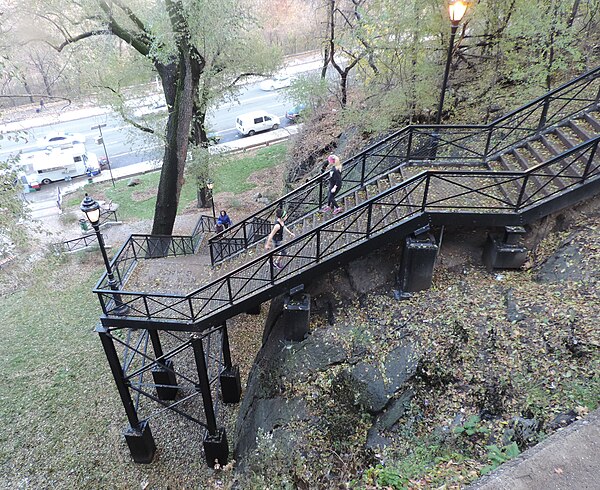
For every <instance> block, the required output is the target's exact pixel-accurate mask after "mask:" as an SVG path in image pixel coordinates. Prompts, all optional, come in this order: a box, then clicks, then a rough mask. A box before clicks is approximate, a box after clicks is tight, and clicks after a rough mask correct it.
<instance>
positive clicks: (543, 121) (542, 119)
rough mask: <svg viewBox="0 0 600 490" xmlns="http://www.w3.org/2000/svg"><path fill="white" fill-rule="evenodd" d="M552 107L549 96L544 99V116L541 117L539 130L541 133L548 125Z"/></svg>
mask: <svg viewBox="0 0 600 490" xmlns="http://www.w3.org/2000/svg"><path fill="white" fill-rule="evenodd" d="M549 106H550V96H549V95H547V96H546V97H545V98H544V106H543V107H542V114H541V115H540V122H539V123H538V127H537V130H538V131H540V130H541V129H542V128H543V127H544V126H545V125H546V117H547V116H548V108H549Z"/></svg>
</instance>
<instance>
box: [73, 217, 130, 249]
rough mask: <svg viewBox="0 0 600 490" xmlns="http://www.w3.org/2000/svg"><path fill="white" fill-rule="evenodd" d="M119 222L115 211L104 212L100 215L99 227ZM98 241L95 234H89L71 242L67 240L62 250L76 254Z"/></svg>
mask: <svg viewBox="0 0 600 490" xmlns="http://www.w3.org/2000/svg"><path fill="white" fill-rule="evenodd" d="M117 221H119V220H118V218H117V212H116V211H113V210H103V211H102V212H101V213H100V221H99V226H102V225H103V224H105V223H109V222H114V223H116V222H117ZM96 241H97V237H96V234H95V233H89V234H87V235H83V236H80V237H77V238H72V239H71V240H66V241H64V242H62V250H63V251H65V252H75V251H76V250H83V249H84V248H86V247H89V246H90V245H92V244H93V243H94V242H96Z"/></svg>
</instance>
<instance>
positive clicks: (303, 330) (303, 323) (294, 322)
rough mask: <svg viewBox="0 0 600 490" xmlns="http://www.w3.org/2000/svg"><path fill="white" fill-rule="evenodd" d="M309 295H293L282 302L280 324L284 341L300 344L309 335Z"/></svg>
mask: <svg viewBox="0 0 600 490" xmlns="http://www.w3.org/2000/svg"><path fill="white" fill-rule="evenodd" d="M309 322H310V295H309V294H305V293H303V294H295V295H293V296H286V297H285V298H284V300H283V313H282V324H283V328H284V338H285V340H290V341H293V342H300V341H301V340H304V339H305V338H306V336H307V335H308V333H309Z"/></svg>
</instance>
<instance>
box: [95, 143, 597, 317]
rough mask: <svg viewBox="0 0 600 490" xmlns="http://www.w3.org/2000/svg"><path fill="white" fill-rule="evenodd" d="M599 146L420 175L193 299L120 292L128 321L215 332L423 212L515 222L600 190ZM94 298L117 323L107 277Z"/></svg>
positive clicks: (449, 217)
mask: <svg viewBox="0 0 600 490" xmlns="http://www.w3.org/2000/svg"><path fill="white" fill-rule="evenodd" d="M599 142H600V136H598V137H596V138H594V139H592V140H590V141H588V142H585V143H582V144H580V145H578V146H576V147H574V148H572V149H571V150H569V151H567V152H565V153H564V154H562V155H560V156H558V157H555V158H553V159H551V160H549V161H547V162H545V163H542V164H540V165H537V166H535V167H532V168H531V169H528V170H527V171H523V172H493V171H432V170H427V171H424V172H421V173H420V174H418V175H416V176H414V177H412V178H410V179H408V180H406V181H404V182H402V183H399V184H397V185H396V186H394V187H391V188H390V189H388V190H386V191H384V192H382V193H380V194H378V195H376V196H374V197H373V198H371V199H369V200H367V201H365V202H363V203H361V204H359V205H358V206H356V207H354V208H351V209H349V210H347V211H345V212H343V213H340V214H339V215H338V216H335V217H333V218H332V219H330V220H329V221H327V222H325V223H323V224H321V225H319V226H317V227H315V228H314V229H313V230H311V231H309V232H308V233H306V234H304V235H302V236H300V237H297V238H294V239H293V240H291V241H289V242H288V243H286V244H285V245H283V246H281V247H278V248H276V249H275V250H272V251H270V252H267V253H265V254H264V255H262V256H260V257H257V258H256V259H254V260H251V261H249V262H248V263H246V264H244V265H243V266H241V267H239V268H238V269H236V270H234V271H233V272H230V273H228V274H227V275H225V276H223V277H221V278H218V279H216V280H215V281H213V282H211V283H210V284H207V285H205V286H202V287H201V288H199V289H197V290H196V291H193V292H192V293H190V294H187V295H176V294H161V293H144V292H132V291H120V295H121V299H122V301H123V303H125V304H126V305H127V306H128V308H129V310H128V313H127V316H126V321H128V322H130V323H132V322H134V321H136V320H137V321H143V322H147V321H151V322H157V323H158V322H174V323H177V324H179V325H186V328H188V329H189V328H190V326H191V325H194V326H195V327H199V326H205V327H206V326H210V323H211V321H214V319H215V318H216V317H218V316H219V315H221V316H223V315H227V314H229V315H230V316H232V315H233V314H235V313H238V311H236V306H240V305H241V303H243V302H244V301H247V300H249V299H250V298H251V297H252V296H257V295H262V296H263V300H264V297H266V296H269V293H268V291H269V290H275V288H274V287H275V286H277V285H281V284H282V283H285V282H286V281H290V280H296V281H300V280H301V279H306V278H307V277H308V276H310V275H311V274H317V273H319V272H322V271H323V269H322V268H321V269H319V268H318V267H317V266H318V265H320V264H323V263H326V262H327V263H329V264H331V266H332V267H333V266H334V264H335V263H338V262H339V261H340V255H341V254H343V253H345V252H346V251H350V250H351V249H353V248H354V247H358V246H362V245H365V244H366V242H367V241H369V240H370V239H372V238H375V237H378V236H383V235H384V234H386V233H388V232H391V231H392V230H394V229H395V228H398V227H401V226H405V225H406V224H407V223H408V222H410V221H412V220H414V219H416V218H417V217H420V216H422V215H424V214H432V213H434V214H435V215H436V216H437V217H438V218H439V219H440V220H446V221H447V222H448V223H455V222H456V220H457V217H458V216H460V215H461V213H466V214H469V216H472V215H473V214H477V215H480V216H494V215H497V216H500V215H502V216H512V218H513V219H515V220H516V219H519V215H520V214H521V213H525V212H528V211H530V210H532V209H534V208H536V207H538V206H541V205H543V204H551V203H552V201H553V200H554V199H556V198H559V197H562V196H565V195H567V194H569V193H571V192H573V193H575V194H574V195H576V191H577V190H578V188H581V187H583V186H584V185H585V186H587V188H588V189H589V188H590V187H589V186H590V185H592V186H593V187H591V188H592V189H593V190H595V191H597V188H598V185H599V184H600V165H599V164H598V160H597V159H596V160H595V159H594V158H595V155H597V151H598V144H599ZM565 169H568V170H569V172H570V173H569V175H568V176H566V174H565ZM559 175H560V176H561V178H562V179H563V181H564V180H565V179H567V180H566V182H567V184H566V185H565V186H563V187H562V188H560V189H558V188H556V187H552V185H551V183H552V181H553V180H554V179H557V178H558V177H557V176H559ZM284 250H285V252H284ZM278 256H283V261H284V269H283V270H278V269H277V268H276V267H275V266H274V262H275V260H277V258H278ZM94 292H95V293H96V294H97V295H98V298H99V300H100V304H101V305H102V309H103V312H104V314H105V315H107V316H111V317H113V319H118V318H119V315H118V312H115V307H116V305H115V303H114V301H113V294H114V291H111V290H110V288H108V286H107V282H106V275H104V276H103V278H101V280H100V281H99V282H98V284H97V285H96V288H95V289H94ZM269 297H270V296H269ZM241 306H243V305H241ZM226 310H227V311H226ZM232 312H233V313H232Z"/></svg>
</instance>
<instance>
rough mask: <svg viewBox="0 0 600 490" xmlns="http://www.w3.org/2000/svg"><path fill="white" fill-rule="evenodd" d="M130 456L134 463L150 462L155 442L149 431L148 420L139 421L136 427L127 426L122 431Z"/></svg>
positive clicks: (154, 449)
mask: <svg viewBox="0 0 600 490" xmlns="http://www.w3.org/2000/svg"><path fill="white" fill-rule="evenodd" d="M123 435H124V436H125V441H126V442H127V446H129V451H130V452H131V457H132V458H133V460H134V461H135V462H136V463H144V464H148V463H151V462H152V459H153V458H154V453H155V452H156V444H155V443H154V438H153V437H152V432H151V431H150V426H149V425H148V422H140V426H139V428H138V429H134V428H133V427H129V428H128V429H127V430H125V431H124V432H123Z"/></svg>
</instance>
